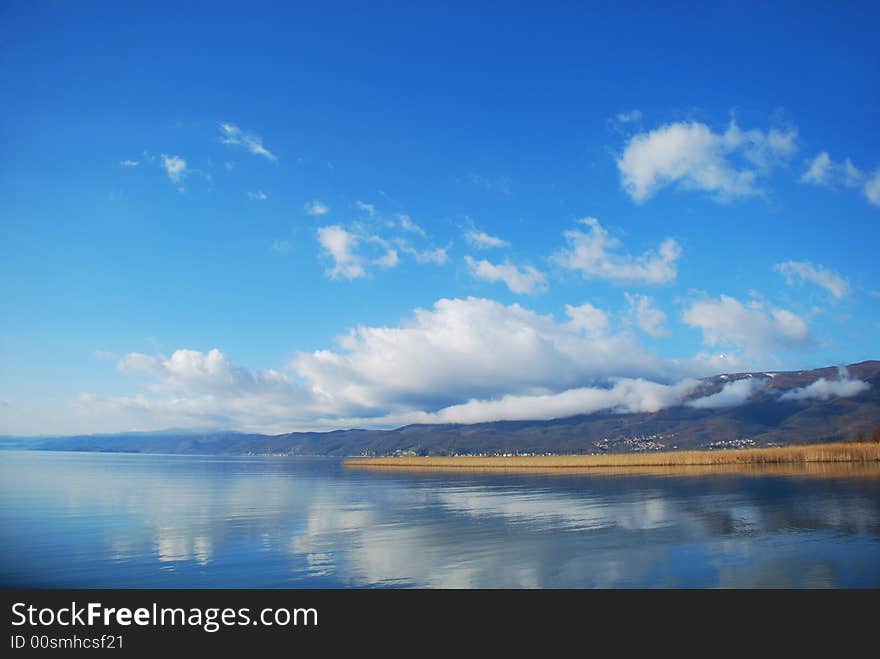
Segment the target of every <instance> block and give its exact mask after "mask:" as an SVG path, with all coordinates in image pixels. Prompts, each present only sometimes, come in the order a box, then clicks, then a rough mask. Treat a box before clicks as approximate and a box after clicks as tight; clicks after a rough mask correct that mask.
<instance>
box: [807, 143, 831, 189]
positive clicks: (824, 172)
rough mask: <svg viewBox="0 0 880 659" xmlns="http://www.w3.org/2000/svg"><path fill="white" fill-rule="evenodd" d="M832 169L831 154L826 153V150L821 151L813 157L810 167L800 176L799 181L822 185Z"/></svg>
mask: <svg viewBox="0 0 880 659" xmlns="http://www.w3.org/2000/svg"><path fill="white" fill-rule="evenodd" d="M832 169H833V164H832V162H831V156H829V155H828V152H826V151H823V152H822V153H820V154H819V155H818V156H816V157H815V158H814V159H813V161H812V162H811V163H810V168H809V169H808V170H807V171H806V172H804V175H803V176H801V183H815V184H817V185H823V184H825V183H827V182H828V181H829V180H830V178H831V171H832Z"/></svg>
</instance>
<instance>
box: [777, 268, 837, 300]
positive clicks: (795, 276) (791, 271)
mask: <svg viewBox="0 0 880 659" xmlns="http://www.w3.org/2000/svg"><path fill="white" fill-rule="evenodd" d="M776 270H777V271H779V272H781V273H782V274H783V275H785V279H786V281H787V282H788V283H789V284H793V283H794V282H795V281H798V280H800V281H806V282H810V283H812V284H816V285H817V286H821V287H822V288H824V289H825V290H826V291H828V292H829V293H831V295H833V296H834V297H836V298H837V299H838V300H839V299H842V298H844V297H846V296H847V295H848V294H849V283H848V282H847V281H846V279H844V278H843V277H842V276H841V275H840V274H839V273H837V272H834V271H833V270H829V269H828V268H824V267H822V266H821V265H814V264H813V263H810V262H809V261H786V262H784V263H777V264H776Z"/></svg>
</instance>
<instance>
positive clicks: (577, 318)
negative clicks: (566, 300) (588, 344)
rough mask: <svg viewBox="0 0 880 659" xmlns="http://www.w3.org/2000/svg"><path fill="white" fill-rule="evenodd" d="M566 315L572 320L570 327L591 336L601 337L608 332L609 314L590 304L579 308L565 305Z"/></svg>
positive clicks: (587, 303) (586, 303)
mask: <svg viewBox="0 0 880 659" xmlns="http://www.w3.org/2000/svg"><path fill="white" fill-rule="evenodd" d="M565 313H566V314H568V317H569V318H571V320H570V321H569V323H568V325H569V327H571V328H573V329H576V330H583V331H584V332H586V333H587V334H588V335H590V336H601V335H603V334H605V333H606V332H607V331H608V314H607V313H605V312H604V311H602V310H601V309H599V308H598V307H594V306H593V305H592V304H590V303H589V302H585V303H584V304H581V305H579V306H576V307H575V306H572V305H570V304H566V305H565Z"/></svg>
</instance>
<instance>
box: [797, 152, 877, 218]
mask: <svg viewBox="0 0 880 659" xmlns="http://www.w3.org/2000/svg"><path fill="white" fill-rule="evenodd" d="M801 183H811V184H813V185H822V186H825V187H827V188H837V187H847V188H858V189H861V191H862V193H863V194H864V195H865V198H866V199H867V200H868V202H869V203H871V204H874V205H875V206H880V169H877V170H876V171H875V172H874V173H873V174H866V173H865V172H863V171H862V170H861V169H859V168H858V167H856V166H855V165H854V164H853V162H852V160H850V159H849V158H847V159H846V160H844V161H843V162H834V160H832V159H831V156H829V155H828V152H827V151H822V152H821V153H819V155H817V156H816V157H815V158H813V160H812V161H811V162H810V166H809V168H808V169H807V171H806V172H804V175H803V176H801Z"/></svg>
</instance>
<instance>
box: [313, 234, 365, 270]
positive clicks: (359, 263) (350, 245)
mask: <svg viewBox="0 0 880 659" xmlns="http://www.w3.org/2000/svg"><path fill="white" fill-rule="evenodd" d="M318 242H319V243H321V247H323V248H324V252H325V254H327V256H329V257H330V258H331V259H332V261H333V265H332V267H331V268H330V269H329V270H328V271H327V275H328V276H329V277H330V278H331V279H357V278H359V277H363V276H364V275H366V274H367V271H366V270H365V269H364V262H363V258H362V257H361V256H360V255H358V254H357V253H356V252H355V248H356V247H357V244H358V242H359V238H358V237H357V236H356V235H354V234H353V233H350V232H349V231H346V230H345V229H343V228H342V227H341V226H339V225H336V224H334V225H332V226H327V227H321V228H320V229H318Z"/></svg>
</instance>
